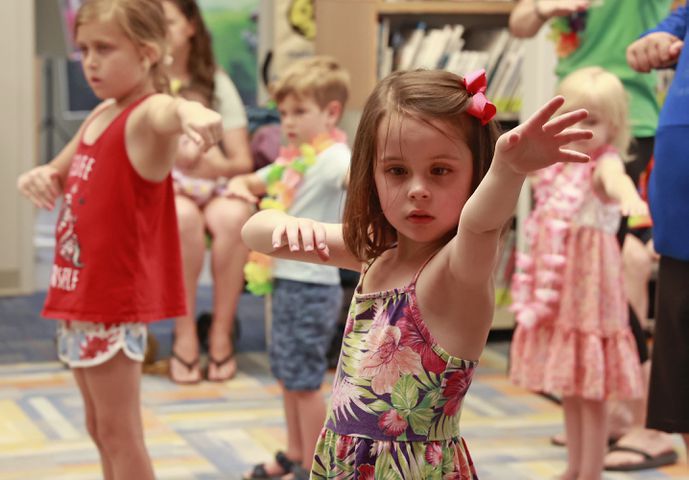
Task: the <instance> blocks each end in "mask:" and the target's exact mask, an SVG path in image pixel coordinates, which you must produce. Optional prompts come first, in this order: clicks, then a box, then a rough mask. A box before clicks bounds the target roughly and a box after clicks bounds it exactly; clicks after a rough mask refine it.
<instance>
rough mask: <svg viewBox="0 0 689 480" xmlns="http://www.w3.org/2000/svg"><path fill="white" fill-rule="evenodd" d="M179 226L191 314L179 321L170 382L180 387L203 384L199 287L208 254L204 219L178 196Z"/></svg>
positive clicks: (188, 307)
mask: <svg viewBox="0 0 689 480" xmlns="http://www.w3.org/2000/svg"><path fill="white" fill-rule="evenodd" d="M175 207H176V208H177V223H178V228H179V238H180V246H181V250H182V267H183V270H184V285H185V290H186V295H187V314H186V315H184V316H182V317H177V318H176V319H175V341H174V344H173V346H172V358H171V359H170V378H172V379H173V380H174V381H175V382H179V383H195V382H198V381H200V380H201V369H200V366H199V344H198V338H197V336H196V319H195V312H196V284H197V282H198V279H199V275H200V273H201V269H202V268H203V259H204V255H205V251H206V244H205V237H204V224H203V216H202V214H201V211H200V210H199V207H198V206H197V205H196V203H194V202H193V201H192V200H191V199H189V198H187V197H185V196H181V195H177V196H176V197H175Z"/></svg>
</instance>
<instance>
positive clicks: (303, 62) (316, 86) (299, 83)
mask: <svg viewBox="0 0 689 480" xmlns="http://www.w3.org/2000/svg"><path fill="white" fill-rule="evenodd" d="M271 90H272V93H273V98H274V99H275V101H276V102H277V103H280V102H281V101H282V100H284V99H285V97H287V96H288V95H294V96H296V97H297V98H303V97H309V98H313V99H314V101H315V102H316V103H317V104H318V106H319V107H321V108H325V107H326V106H327V105H328V103H330V102H332V101H337V102H340V104H341V105H342V109H343V110H344V107H345V104H346V103H347V98H348V97H349V74H348V73H347V71H346V70H345V69H344V68H342V67H341V66H340V64H339V63H338V62H337V60H335V59H334V58H332V57H328V56H325V55H316V56H312V57H306V58H302V59H299V60H297V61H296V62H294V63H292V64H291V65H290V66H289V67H288V68H286V69H285V71H284V72H283V74H282V75H280V78H279V79H278V80H277V81H276V82H275V83H274V84H273V85H272V88H271Z"/></svg>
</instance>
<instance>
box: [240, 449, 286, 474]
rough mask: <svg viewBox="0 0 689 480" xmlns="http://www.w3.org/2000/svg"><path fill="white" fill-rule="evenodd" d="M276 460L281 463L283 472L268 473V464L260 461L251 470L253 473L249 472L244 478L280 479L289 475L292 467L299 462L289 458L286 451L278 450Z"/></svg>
mask: <svg viewBox="0 0 689 480" xmlns="http://www.w3.org/2000/svg"><path fill="white" fill-rule="evenodd" d="M275 462H276V463H277V464H278V465H280V468H282V472H280V473H278V474H277V475H268V472H267V471H266V464H265V463H259V464H258V465H254V467H253V469H252V470H251V473H250V474H249V476H248V477H242V478H243V479H244V480H252V479H269V480H270V479H278V478H282V477H283V476H285V475H287V474H288V473H290V472H291V471H292V468H294V466H295V465H296V464H297V462H293V461H292V460H290V459H289V458H287V455H286V454H285V452H282V451H278V452H276V453H275Z"/></svg>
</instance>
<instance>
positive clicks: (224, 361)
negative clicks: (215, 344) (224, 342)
mask: <svg viewBox="0 0 689 480" xmlns="http://www.w3.org/2000/svg"><path fill="white" fill-rule="evenodd" d="M232 361H234V350H233V351H231V352H230V353H228V354H227V355H226V356H225V357H224V358H222V359H220V360H216V359H215V358H213V356H211V355H210V354H209V355H208V364H209V368H208V372H207V373H206V378H207V379H208V381H209V382H226V381H228V380H231V379H233V378H234V376H235V375H236V374H237V365H236V363H235V368H234V370H232V369H231V370H230V372H231V373H230V374H229V375H226V376H224V377H211V376H210V375H209V373H210V365H213V367H215V370H216V371H218V370H220V369H222V368H223V367H225V366H227V365H229V364H230V363H231V362H232ZM285 458H286V457H285Z"/></svg>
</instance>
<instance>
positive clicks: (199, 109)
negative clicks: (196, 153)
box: [178, 101, 223, 152]
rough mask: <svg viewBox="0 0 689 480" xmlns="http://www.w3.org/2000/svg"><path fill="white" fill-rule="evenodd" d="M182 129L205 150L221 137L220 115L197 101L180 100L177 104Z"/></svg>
mask: <svg viewBox="0 0 689 480" xmlns="http://www.w3.org/2000/svg"><path fill="white" fill-rule="evenodd" d="M178 112H179V118H180V120H181V122H182V131H183V133H184V134H185V135H187V136H188V137H189V138H190V139H191V140H193V141H194V142H196V144H197V145H198V146H199V148H200V149H201V151H203V152H205V151H206V150H208V149H209V148H211V147H212V146H213V145H215V144H217V143H218V142H219V141H220V139H221V138H222V133H223V130H222V117H221V116H220V114H219V113H217V112H214V111H213V110H210V109H208V108H206V107H204V106H203V105H201V104H200V103H199V102H191V101H182V102H181V103H180V105H179V109H178Z"/></svg>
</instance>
